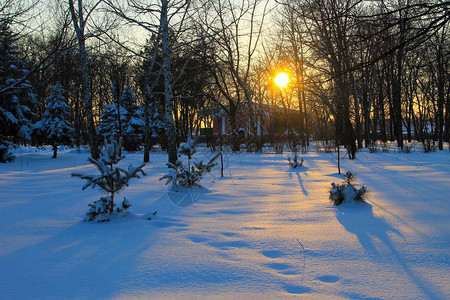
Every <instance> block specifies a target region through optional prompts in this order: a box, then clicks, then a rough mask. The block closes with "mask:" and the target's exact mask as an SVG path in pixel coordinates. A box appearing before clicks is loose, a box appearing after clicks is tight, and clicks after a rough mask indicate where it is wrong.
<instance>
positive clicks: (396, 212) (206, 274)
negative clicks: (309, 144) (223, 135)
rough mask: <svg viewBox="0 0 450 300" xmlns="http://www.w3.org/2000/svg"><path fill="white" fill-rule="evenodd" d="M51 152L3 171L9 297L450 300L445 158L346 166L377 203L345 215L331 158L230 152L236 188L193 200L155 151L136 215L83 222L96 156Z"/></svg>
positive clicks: (0, 269)
mask: <svg viewBox="0 0 450 300" xmlns="http://www.w3.org/2000/svg"><path fill="white" fill-rule="evenodd" d="M50 151H51V150H50V149H47V150H45V151H40V150H39V151H37V150H36V149H25V148H20V149H17V150H16V153H15V155H16V156H17V158H16V160H15V161H14V162H12V163H8V164H4V165H1V168H0V191H1V195H2V196H1V198H0V207H1V209H0V245H2V246H1V247H0V298H2V299H131V298H133V299H149V298H151V299H216V298H221V299H248V298H251V299H286V298H288V299H289V298H295V297H297V296H303V298H306V299H450V277H449V274H450V253H449V251H448V249H450V233H449V228H450V215H449V214H450V202H449V201H448V195H449V192H450V155H449V152H448V150H446V151H440V152H434V153H427V154H424V153H419V151H420V152H422V150H421V149H420V150H418V151H415V150H414V149H413V151H412V152H411V153H409V154H404V153H398V152H395V151H390V152H389V153H381V152H380V153H372V154H371V153H369V152H368V150H367V151H365V152H360V153H358V156H357V159H355V160H351V161H350V160H348V159H345V158H342V161H341V164H342V168H343V169H344V170H352V172H355V173H356V174H358V177H357V183H358V184H361V185H366V186H368V187H370V194H369V195H368V197H367V199H366V202H360V203H357V204H355V205H352V206H338V207H335V206H333V205H331V204H330V202H329V199H328V194H329V187H330V182H333V181H335V182H340V181H341V180H343V177H342V175H339V174H337V159H336V154H335V153H316V152H309V153H307V154H304V157H305V164H304V166H303V167H302V168H297V169H289V168H287V166H286V157H285V156H283V155H278V154H273V153H257V154H248V153H233V154H228V155H225V157H224V167H225V176H226V177H224V178H219V177H218V174H219V173H220V171H219V170H213V172H212V173H210V174H209V175H207V176H205V178H204V179H203V181H202V185H203V186H202V187H195V188H189V189H173V188H167V187H166V186H165V185H164V184H163V183H162V182H159V181H158V179H159V178H160V177H161V176H162V175H163V174H164V173H165V172H166V171H167V167H166V166H165V164H164V163H165V162H166V161H167V154H166V153H152V162H151V164H149V165H147V166H146V167H145V168H144V169H145V171H146V173H147V174H148V176H147V177H144V178H143V179H141V180H139V181H137V182H136V183H135V184H133V185H131V186H130V187H129V189H127V198H129V199H130V200H131V202H132V203H133V206H132V207H131V208H130V213H129V216H128V217H127V218H118V219H114V220H111V222H108V223H100V224H98V223H94V224H92V223H86V222H83V221H82V218H83V214H84V212H85V211H86V207H87V204H88V203H92V202H93V201H94V200H96V199H98V194H97V192H96V191H94V190H91V189H89V190H86V191H82V190H81V182H79V181H76V180H73V179H72V178H71V177H70V174H71V173H73V172H82V173H85V172H92V171H94V167H93V166H92V165H91V164H89V163H87V162H86V157H87V156H88V154H87V153H86V152H80V153H79V152H76V151H72V150H70V149H69V150H62V151H61V153H60V156H59V158H58V159H57V160H52V159H51V158H50V156H49V152H50ZM196 155H198V156H203V157H204V160H205V161H206V160H207V159H209V158H210V157H212V155H213V154H211V153H209V152H207V151H204V150H202V149H199V150H198V152H197V154H196ZM126 156H127V158H126V159H124V160H123V161H122V162H121V164H123V165H124V166H126V165H128V164H129V163H134V164H138V163H139V162H140V161H142V153H139V152H138V153H128V154H127V155H126ZM155 211H157V212H158V214H157V215H154V212H155ZM149 218H150V219H151V220H148V219H149Z"/></svg>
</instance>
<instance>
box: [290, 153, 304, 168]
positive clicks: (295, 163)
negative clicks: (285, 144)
mask: <svg viewBox="0 0 450 300" xmlns="http://www.w3.org/2000/svg"><path fill="white" fill-rule="evenodd" d="M304 161H305V160H304V159H303V157H302V159H301V160H300V161H298V156H297V152H296V153H295V155H294V160H292V161H291V157H290V156H289V157H288V162H289V167H291V169H295V168H297V167H301V166H303V162H304Z"/></svg>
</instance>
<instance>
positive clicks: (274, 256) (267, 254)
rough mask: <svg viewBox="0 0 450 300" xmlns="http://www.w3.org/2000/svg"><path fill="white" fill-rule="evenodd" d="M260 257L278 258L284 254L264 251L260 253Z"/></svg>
mask: <svg viewBox="0 0 450 300" xmlns="http://www.w3.org/2000/svg"><path fill="white" fill-rule="evenodd" d="M262 255H264V256H265V257H268V258H278V257H282V256H284V253H283V252H281V251H278V250H265V251H262Z"/></svg>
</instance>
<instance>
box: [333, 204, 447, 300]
mask: <svg viewBox="0 0 450 300" xmlns="http://www.w3.org/2000/svg"><path fill="white" fill-rule="evenodd" d="M335 214H336V218H337V220H338V221H339V223H341V224H342V226H344V228H345V229H346V230H347V231H348V232H350V233H353V234H354V235H356V237H357V238H358V241H359V242H360V244H361V245H362V246H363V247H364V249H365V250H366V252H367V253H368V254H369V255H373V256H378V255H379V254H380V253H378V251H377V249H376V247H375V245H374V243H373V240H374V239H378V240H379V241H381V242H382V243H383V244H384V246H386V247H387V248H388V249H389V251H390V252H391V255H392V256H393V257H394V258H395V260H396V262H397V263H398V265H400V266H401V268H402V269H403V271H404V272H405V274H406V275H407V276H408V277H409V279H410V280H411V281H412V282H413V283H414V284H415V285H416V286H417V288H418V289H419V290H421V291H422V292H423V293H424V294H425V295H426V296H428V297H430V298H433V299H435V298H436V299H437V298H440V297H438V295H436V293H435V292H434V291H433V289H434V287H433V286H430V284H429V283H426V282H424V281H422V280H421V278H419V277H418V276H417V275H416V274H414V272H413V271H412V270H411V268H410V267H409V266H408V264H407V261H406V260H405V258H404V257H402V255H401V254H400V253H399V252H398V251H397V249H396V248H395V246H394V244H393V243H392V241H391V238H390V237H389V233H394V234H397V235H399V236H401V237H403V236H402V234H401V233H400V232H399V231H398V230H397V229H395V228H393V227H392V226H390V225H389V224H388V223H386V222H385V221H384V220H383V219H382V218H378V217H376V216H375V215H374V213H373V208H372V205H371V204H369V203H367V202H362V203H355V205H353V206H350V205H348V206H345V205H342V206H339V207H337V208H336V211H335Z"/></svg>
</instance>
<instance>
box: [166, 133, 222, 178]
mask: <svg viewBox="0 0 450 300" xmlns="http://www.w3.org/2000/svg"><path fill="white" fill-rule="evenodd" d="M195 148H196V144H195V141H194V140H192V139H191V138H188V140H187V142H186V143H184V144H182V145H181V146H180V148H178V156H179V157H180V156H181V155H184V156H185V157H187V166H186V165H184V164H183V162H182V161H181V160H177V161H176V163H175V164H172V163H166V165H167V166H168V167H169V169H170V170H169V172H168V173H167V174H166V175H164V176H163V177H161V178H160V179H159V180H163V179H167V181H166V184H169V183H172V184H173V185H175V186H184V187H190V186H193V185H194V184H196V183H197V182H198V181H200V179H201V178H202V176H203V174H204V173H205V172H207V173H209V172H211V170H212V168H214V167H215V166H217V163H216V162H215V161H216V160H217V158H218V157H219V156H220V154H217V155H215V156H214V157H213V158H211V159H210V160H209V162H208V163H207V164H204V163H203V161H200V162H195V161H194V162H192V156H193V155H194V154H195V152H196V149H195ZM191 163H192V166H191Z"/></svg>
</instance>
